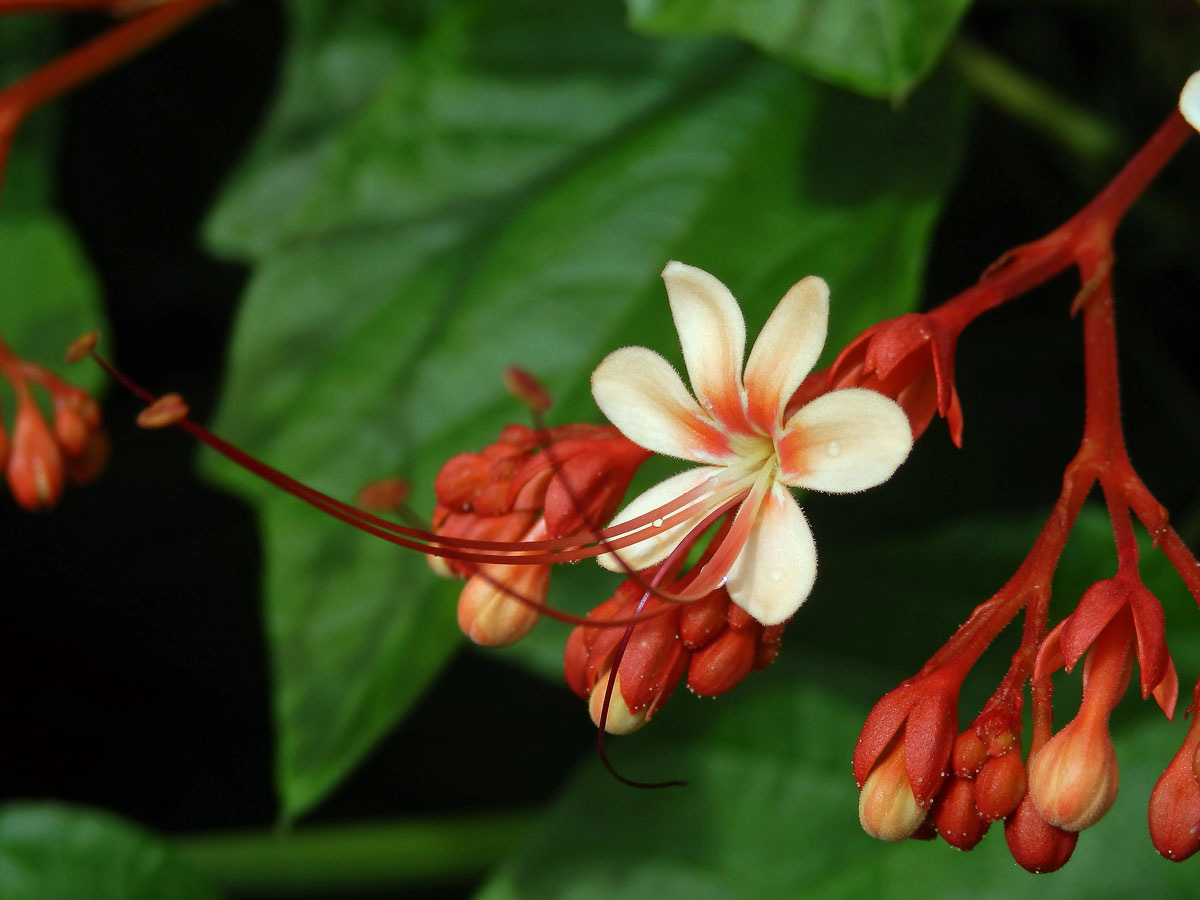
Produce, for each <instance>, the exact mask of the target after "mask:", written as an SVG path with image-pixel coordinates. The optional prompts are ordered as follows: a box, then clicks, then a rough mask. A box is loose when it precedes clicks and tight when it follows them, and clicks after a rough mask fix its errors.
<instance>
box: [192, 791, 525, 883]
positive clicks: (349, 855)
mask: <svg viewBox="0 0 1200 900" xmlns="http://www.w3.org/2000/svg"><path fill="white" fill-rule="evenodd" d="M535 820H536V814H535V813H533V812H526V811H522V812H507V813H495V814H490V815H483V816H480V815H473V816H461V817H443V818H433V819H420V820H406V821H398V822H396V821H393V822H376V823H370V824H357V825H345V826H330V827H322V828H304V829H300V830H297V831H290V832H289V831H280V832H269V831H242V832H226V833H220V834H212V835H201V836H194V837H183V838H176V839H175V840H173V841H172V842H171V843H172V849H173V850H174V853H175V856H176V857H177V858H178V859H180V860H181V861H182V862H183V863H185V864H186V865H189V866H190V867H192V868H193V869H195V870H197V871H198V872H200V873H202V874H205V875H207V876H208V877H209V878H210V879H212V880H213V881H214V882H216V883H217V885H218V886H220V887H221V888H222V889H224V890H226V891H228V892H230V893H256V892H259V893H261V892H266V891H269V892H271V893H279V894H285V893H316V892H319V891H325V892H329V891H334V892H341V891H351V890H361V889H369V888H375V889H378V888H386V887H394V886H397V885H406V884H413V883H414V882H419V883H428V882H434V881H461V880H464V879H469V878H472V877H475V876H478V875H479V874H481V873H483V872H485V871H486V870H487V869H489V868H491V867H492V866H494V865H495V864H496V863H497V862H498V861H499V860H500V859H501V858H502V857H503V856H504V855H505V854H506V853H507V852H508V851H509V850H511V849H512V847H513V846H514V845H515V844H516V843H517V842H518V841H519V840H521V839H522V838H523V837H524V836H525V835H526V834H527V833H528V831H529V829H530V827H531V826H532V824H533V823H534V821H535Z"/></svg>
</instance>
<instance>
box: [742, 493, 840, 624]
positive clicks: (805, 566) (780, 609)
mask: <svg viewBox="0 0 1200 900" xmlns="http://www.w3.org/2000/svg"><path fill="white" fill-rule="evenodd" d="M816 578H817V547H816V545H815V544H814V543H813V538H812V532H811V531H810V530H809V527H808V522H807V521H805V519H804V513H803V512H802V511H801V509H800V506H799V504H797V503H796V498H795V497H793V496H792V494H791V491H789V490H788V489H787V488H785V487H784V486H783V485H781V484H779V483H778V482H776V483H774V484H773V485H772V486H771V490H770V492H769V493H768V494H767V496H766V497H765V498H764V499H763V503H762V506H761V507H760V508H759V511H758V515H757V516H756V517H755V520H754V525H753V527H752V528H751V529H750V535H749V537H748V538H747V539H746V544H745V546H744V547H742V552H741V553H740V554H738V558H737V559H736V560H735V561H734V564H733V567H732V568H731V569H730V570H729V580H728V581H727V582H726V587H727V588H728V590H729V596H730V597H731V598H733V601H734V602H735V603H737V604H738V605H739V606H741V607H742V608H743V609H745V610H746V612H748V613H750V615H752V616H754V618H755V619H757V620H758V621H759V622H761V623H762V624H763V625H778V624H779V623H780V622H783V621H785V620H786V619H788V618H790V617H791V615H792V614H793V613H794V612H795V611H796V610H797V609H799V608H800V605H801V604H802V603H804V601H805V600H807V599H808V595H809V593H810V592H811V591H812V586H813V582H814V581H816Z"/></svg>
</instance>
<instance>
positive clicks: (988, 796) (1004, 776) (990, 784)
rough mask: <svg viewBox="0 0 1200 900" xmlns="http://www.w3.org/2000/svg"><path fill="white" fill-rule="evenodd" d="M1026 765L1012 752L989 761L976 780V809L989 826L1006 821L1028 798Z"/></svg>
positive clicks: (1018, 754) (1019, 754) (1016, 752)
mask: <svg viewBox="0 0 1200 900" xmlns="http://www.w3.org/2000/svg"><path fill="white" fill-rule="evenodd" d="M1025 787H1026V779H1025V764H1024V763H1023V762H1022V761H1021V752H1020V751H1019V750H1012V751H1010V752H1008V753H1005V754H1004V755H1003V756H997V757H994V758H992V759H990V760H988V762H987V764H986V765H985V766H984V767H983V768H982V769H980V770H979V774H978V775H977V776H976V777H975V808H976V809H978V810H979V814H980V815H981V816H983V817H984V818H985V819H987V820H988V821H989V822H998V821H1000V820H1001V819H1007V818H1008V817H1009V816H1010V815H1012V814H1013V812H1014V811H1015V810H1016V808H1017V805H1018V804H1019V803H1020V802H1021V798H1022V797H1024V796H1025Z"/></svg>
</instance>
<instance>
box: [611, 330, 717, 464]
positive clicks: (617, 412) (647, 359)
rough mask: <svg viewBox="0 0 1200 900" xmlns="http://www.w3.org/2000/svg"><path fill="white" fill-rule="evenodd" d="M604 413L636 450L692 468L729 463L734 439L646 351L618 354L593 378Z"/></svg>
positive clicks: (672, 373)
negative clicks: (692, 464) (698, 464)
mask: <svg viewBox="0 0 1200 900" xmlns="http://www.w3.org/2000/svg"><path fill="white" fill-rule="evenodd" d="M592 396H593V397H594V398H595V400H596V405H597V406H599V407H600V411H601V412H603V413H604V415H605V416H607V417H608V420H609V421H610V422H612V423H613V424H614V425H616V426H617V428H619V429H620V430H621V433H622V434H624V435H625V437H627V438H629V439H630V440H631V441H633V442H634V443H635V444H638V445H640V446H642V447H645V448H646V449H647V450H652V451H654V452H655V453H662V454H663V455H665V456H675V457H678V458H679V459H687V460H691V461H692V462H701V463H720V462H724V461H725V460H727V459H729V458H730V456H731V452H730V449H729V439H728V436H727V435H726V433H725V432H724V431H723V430H722V429H721V428H720V427H719V426H718V425H716V424H715V423H714V422H713V421H712V420H711V419H709V418H708V416H706V415H704V413H703V411H702V410H701V409H700V407H699V405H698V404H697V403H696V401H695V399H694V398H693V397H692V395H691V394H689V393H688V390H687V388H686V387H684V385H683V381H682V380H681V379H680V377H679V373H678V372H676V371H675V369H674V368H672V367H671V364H670V363H669V362H667V361H666V360H665V359H663V358H662V357H661V356H659V355H658V354H657V353H655V352H654V351H653V350H647V349H646V348H645V347H623V348H621V349H620V350H614V351H613V352H612V353H610V354H609V355H608V356H606V357H605V358H604V360H603V361H602V362H601V363H600V365H598V366H597V367H596V371H594V372H593V373H592Z"/></svg>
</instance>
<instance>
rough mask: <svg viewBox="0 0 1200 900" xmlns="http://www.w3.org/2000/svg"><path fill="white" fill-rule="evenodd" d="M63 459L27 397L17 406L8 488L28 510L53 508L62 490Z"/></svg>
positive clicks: (39, 414)
mask: <svg viewBox="0 0 1200 900" xmlns="http://www.w3.org/2000/svg"><path fill="white" fill-rule="evenodd" d="M63 475H64V472H63V457H62V451H61V450H60V449H59V447H58V442H57V441H56V440H55V439H54V435H53V434H52V433H51V432H50V427H49V426H48V425H47V424H46V420H45V419H44V418H42V413H41V411H40V410H39V409H38V408H37V406H36V404H34V402H33V400H32V399H31V398H30V397H29V396H28V395H27V394H26V395H24V396H22V397H21V399H20V401H19V403H18V406H17V420H16V427H15V428H14V431H13V444H12V452H11V454H10V456H9V460H8V486H9V489H10V490H11V491H12V494H13V497H14V498H15V499H16V501H17V502H18V503H19V504H21V506H23V507H25V508H26V509H29V510H36V509H41V508H44V507H50V506H53V505H54V504H55V503H57V502H58V498H59V496H60V495H61V494H62V489H63Z"/></svg>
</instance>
